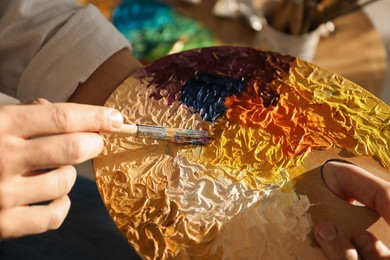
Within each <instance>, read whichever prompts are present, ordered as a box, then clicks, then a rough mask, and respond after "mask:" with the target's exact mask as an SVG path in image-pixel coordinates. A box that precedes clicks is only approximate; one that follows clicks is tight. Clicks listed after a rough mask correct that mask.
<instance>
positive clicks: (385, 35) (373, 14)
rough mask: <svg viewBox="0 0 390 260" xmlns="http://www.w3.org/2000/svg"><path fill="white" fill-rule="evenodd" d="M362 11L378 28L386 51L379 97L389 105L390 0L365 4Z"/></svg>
mask: <svg viewBox="0 0 390 260" xmlns="http://www.w3.org/2000/svg"><path fill="white" fill-rule="evenodd" d="M364 11H365V12H366V13H367V14H368V16H369V17H370V19H371V21H372V23H373V24H374V27H375V28H376V30H378V32H379V34H380V36H381V39H382V41H383V43H384V45H385V48H386V51H387V64H388V68H387V73H386V77H385V81H384V84H383V91H382V93H381V94H380V98H381V99H382V100H383V101H385V102H386V103H387V104H388V105H390V27H389V24H390V1H386V0H384V1H379V2H378V3H375V4H372V5H370V6H367V7H366V8H365V9H364Z"/></svg>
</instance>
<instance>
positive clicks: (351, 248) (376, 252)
mask: <svg viewBox="0 0 390 260" xmlns="http://www.w3.org/2000/svg"><path fill="white" fill-rule="evenodd" d="M322 176H323V179H324V182H325V184H326V185H327V186H328V187H329V189H330V190H331V191H333V192H334V193H335V194H336V195H337V196H339V197H340V198H342V199H344V200H346V201H347V202H349V203H353V202H354V201H357V202H360V203H361V204H363V205H365V206H367V207H368V208H371V209H374V210H376V211H377V212H378V213H379V214H380V215H381V216H382V217H383V218H384V220H385V221H386V222H387V223H388V224H390V183H388V182H387V181H384V180H382V179H381V178H379V177H376V176H374V175H372V174H370V173H369V172H367V171H365V170H363V169H361V168H359V167H357V166H355V165H353V164H348V163H342V162H340V161H329V162H327V163H325V164H324V165H323V167H322ZM351 217H352V216H351ZM314 236H315V238H316V240H317V242H318V244H319V245H320V247H321V248H322V250H323V252H324V253H325V255H326V256H327V257H328V258H329V259H351V260H352V259H361V258H362V259H390V250H389V249H388V248H387V247H386V246H385V245H384V244H383V243H382V242H381V241H380V240H378V239H377V238H376V237H375V236H374V235H372V234H371V233H370V232H368V231H359V232H356V233H354V234H353V235H352V236H351V237H350V238H349V237H347V236H345V235H343V234H342V233H341V232H340V231H339V230H338V228H337V227H336V226H335V225H333V224H332V223H321V224H319V225H317V226H316V227H315V229H314Z"/></svg>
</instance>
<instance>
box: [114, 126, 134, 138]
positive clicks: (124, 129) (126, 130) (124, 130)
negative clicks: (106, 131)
mask: <svg viewBox="0 0 390 260" xmlns="http://www.w3.org/2000/svg"><path fill="white" fill-rule="evenodd" d="M115 133H117V134H125V135H129V136H137V135H138V126H137V125H129V124H123V125H122V126H121V127H120V128H119V129H118V130H117V131H116V132H115Z"/></svg>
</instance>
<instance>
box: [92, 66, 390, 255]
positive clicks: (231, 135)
mask: <svg viewBox="0 0 390 260" xmlns="http://www.w3.org/2000/svg"><path fill="white" fill-rule="evenodd" d="M271 84H272V87H274V88H275V89H277V90H278V92H279V93H281V100H280V102H279V103H278V105H277V106H276V107H275V108H272V107H269V108H264V107H262V104H259V102H254V101H253V100H252V103H250V102H248V100H245V97H242V96H241V97H232V98H231V99H228V100H227V105H228V108H229V110H228V112H227V114H226V117H223V118H220V119H219V120H218V121H217V122H216V124H215V125H210V124H208V123H206V122H203V121H202V120H201V118H200V116H199V115H197V114H193V113H192V112H190V111H189V110H187V109H185V108H184V107H182V106H180V105H179V104H178V103H174V104H173V105H172V106H169V107H167V101H166V100H164V99H162V100H154V99H151V98H150V97H149V96H150V94H151V93H152V92H153V86H151V87H146V86H145V85H144V84H142V83H140V82H139V81H138V80H137V79H135V78H132V77H130V78H129V79H127V80H126V81H125V83H124V84H122V85H121V86H120V87H119V88H118V89H117V90H116V91H115V92H114V93H113V95H112V96H111V97H110V99H109V100H108V102H107V106H111V107H115V108H117V109H119V110H120V111H121V112H122V114H124V116H125V121H126V122H127V123H139V124H150V125H159V126H167V127H178V128H189V129H198V130H199V129H201V128H205V129H207V130H208V131H209V132H210V133H211V134H212V136H213V137H214V141H212V143H211V144H210V145H208V146H205V147H203V146H197V147H192V146H179V145H175V144H172V143H169V142H163V141H152V140H142V139H136V138H123V137H122V138H121V137H118V136H114V135H112V136H111V135H105V136H104V138H105V149H104V152H103V154H102V155H101V156H100V157H99V158H97V159H95V160H94V167H95V173H96V180H97V184H98V187H99V191H100V193H101V195H102V198H103V200H104V202H105V204H106V206H107V208H108V210H109V212H110V215H111V216H112V218H113V219H114V221H115V223H116V225H117V226H118V227H119V229H120V230H121V232H122V233H123V234H124V236H125V237H126V238H127V239H128V241H129V242H130V243H131V244H132V246H133V247H134V248H135V249H136V250H137V252H138V253H139V254H140V255H141V256H142V257H144V258H145V259H161V258H178V259H188V258H194V259H197V258H199V259H207V258H210V259H221V258H229V257H231V258H238V256H240V257H242V256H248V257H250V256H252V257H253V256H255V255H256V256H258V255H262V256H264V257H271V256H273V257H275V258H277V256H286V257H287V256H288V257H290V256H291V257H293V256H294V255H296V254H298V253H299V252H298V251H299V250H298V249H299V248H298V247H296V246H295V245H297V244H298V242H297V241H299V240H301V239H304V238H305V237H306V235H307V234H308V232H309V230H310V228H311V226H310V218H309V216H308V215H307V213H306V210H307V207H308V205H309V202H308V201H307V200H305V197H304V196H303V197H301V198H299V197H298V196H297V195H296V194H295V193H294V192H293V190H292V187H293V186H291V183H290V182H288V181H289V180H290V179H292V178H294V177H295V176H298V175H299V174H301V173H303V172H304V169H303V167H302V163H303V161H304V159H305V158H306V156H307V155H308V154H309V153H310V151H311V150H312V149H328V148H330V147H340V148H345V149H348V150H349V151H351V152H353V153H354V154H358V155H368V156H372V157H374V158H376V159H378V160H379V161H380V162H381V163H382V164H383V165H384V166H385V167H387V168H388V169H389V167H390V158H389V152H388V144H389V140H390V130H389V122H390V109H389V107H388V106H386V105H385V104H384V103H382V102H381V101H379V100H378V99H376V98H375V97H374V96H372V95H370V94H369V93H367V92H366V91H365V90H363V89H362V88H360V87H358V86H357V85H355V84H353V83H351V82H349V81H347V80H345V79H344V78H341V77H339V76H337V75H334V74H332V73H330V72H327V71H325V70H323V69H320V68H318V67H316V66H314V65H311V64H308V63H306V62H303V61H301V60H297V61H296V62H295V63H293V64H292V67H291V71H290V74H289V75H277V76H276V79H275V81H274V82H272V83H271ZM240 102H241V106H238V104H240ZM245 102H247V103H245ZM242 104H246V106H245V107H246V108H247V109H248V110H249V111H251V109H254V111H253V114H254V116H255V117H252V121H251V122H250V124H249V123H248V122H249V121H248V118H250V117H244V116H240V115H241V114H243V113H247V114H246V115H248V113H251V112H248V111H245V110H240V109H241V108H242V107H244V106H243V105H242ZM245 120H247V121H245ZM238 122H241V123H242V124H249V126H243V125H239V123H238ZM293 130H294V131H296V133H304V134H303V138H298V137H299V136H298V135H294V134H293V133H294V131H293ZM286 183H287V184H286ZM280 187H281V188H280ZM301 203H302V204H301ZM267 207H268V208H267ZM265 208H267V209H265ZM292 214H296V215H292ZM291 216H294V217H291ZM243 231H245V232H243ZM291 234H293V237H294V238H291ZM265 237H266V238H269V239H271V240H272V243H268V242H267V241H268V240H266V239H264V238H265ZM278 241H279V242H278ZM304 243H307V240H305V242H304ZM243 244H245V245H246V247H245V250H243V249H242V248H243V247H242V245H243Z"/></svg>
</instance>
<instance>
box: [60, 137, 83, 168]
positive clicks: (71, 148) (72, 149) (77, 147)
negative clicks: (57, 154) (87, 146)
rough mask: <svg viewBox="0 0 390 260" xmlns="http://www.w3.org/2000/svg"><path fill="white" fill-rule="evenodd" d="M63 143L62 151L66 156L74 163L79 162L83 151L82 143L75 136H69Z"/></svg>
mask: <svg viewBox="0 0 390 260" xmlns="http://www.w3.org/2000/svg"><path fill="white" fill-rule="evenodd" d="M64 145H65V148H64V149H65V151H64V153H65V156H66V158H68V159H69V160H71V161H72V162H76V163H78V162H81V161H82V160H83V156H84V153H83V149H82V147H81V146H82V145H81V142H80V141H79V140H78V139H77V138H69V139H68V140H67V141H66V142H65V144H64Z"/></svg>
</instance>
